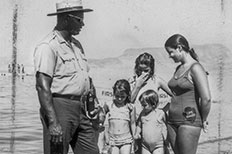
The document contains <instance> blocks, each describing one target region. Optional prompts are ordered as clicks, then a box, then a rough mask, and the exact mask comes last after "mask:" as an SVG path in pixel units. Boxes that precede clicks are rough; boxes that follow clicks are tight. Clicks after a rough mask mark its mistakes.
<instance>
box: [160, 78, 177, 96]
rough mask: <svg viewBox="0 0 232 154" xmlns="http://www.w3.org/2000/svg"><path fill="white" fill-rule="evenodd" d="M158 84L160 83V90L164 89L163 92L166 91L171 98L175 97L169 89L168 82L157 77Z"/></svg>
mask: <svg viewBox="0 0 232 154" xmlns="http://www.w3.org/2000/svg"><path fill="white" fill-rule="evenodd" d="M157 83H158V89H160V88H161V89H162V90H163V91H165V92H166V93H167V94H168V95H169V96H170V97H172V96H173V93H172V91H171V90H170V89H169V87H168V84H167V82H166V81H165V80H164V79H162V78H160V77H157Z"/></svg>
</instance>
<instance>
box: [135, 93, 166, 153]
mask: <svg viewBox="0 0 232 154" xmlns="http://www.w3.org/2000/svg"><path fill="white" fill-rule="evenodd" d="M139 101H140V103H141V105H142V107H143V110H142V112H141V113H140V116H139V118H138V123H137V127H136V133H135V136H134V138H135V139H139V138H141V139H142V154H164V152H165V151H164V150H165V147H164V142H165V140H166V137H167V127H166V124H165V121H166V118H165V113H164V111H163V110H161V109H158V108H157V105H158V102H159V97H158V94H157V93H156V92H155V91H154V90H147V91H145V92H144V93H142V95H141V96H140V97H139ZM140 133H141V135H140Z"/></svg>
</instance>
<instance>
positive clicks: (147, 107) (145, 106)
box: [141, 101, 152, 113]
mask: <svg viewBox="0 0 232 154" xmlns="http://www.w3.org/2000/svg"><path fill="white" fill-rule="evenodd" d="M141 105H142V107H143V110H144V112H145V113H149V112H150V111H151V110H152V105H151V104H149V103H147V102H146V101H141Z"/></svg>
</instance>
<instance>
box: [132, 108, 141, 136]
mask: <svg viewBox="0 0 232 154" xmlns="http://www.w3.org/2000/svg"><path fill="white" fill-rule="evenodd" d="M142 113H143V112H141V113H140V115H139V118H138V120H137V122H136V129H135V135H134V139H140V138H141V132H142V129H141V128H142V122H141V116H142Z"/></svg>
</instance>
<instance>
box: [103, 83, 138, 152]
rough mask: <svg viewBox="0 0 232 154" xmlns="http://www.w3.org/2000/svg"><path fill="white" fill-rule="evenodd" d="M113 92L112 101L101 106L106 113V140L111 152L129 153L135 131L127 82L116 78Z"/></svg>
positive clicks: (133, 113) (133, 110) (133, 109)
mask: <svg viewBox="0 0 232 154" xmlns="http://www.w3.org/2000/svg"><path fill="white" fill-rule="evenodd" d="M113 94H114V96H113V101H111V102H108V103H105V104H104V106H103V112H104V113H105V115H106V114H107V113H108V128H107V129H108V131H107V132H106V142H108V143H107V144H109V145H110V146H111V154H130V153H131V151H132V144H133V134H134V132H135V108H134V105H133V104H131V101H130V97H131V90H130V84H129V82H128V81H127V80H124V79H122V80H118V81H117V82H116V83H115V84H114V87H113ZM107 140H108V141H107Z"/></svg>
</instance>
